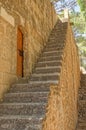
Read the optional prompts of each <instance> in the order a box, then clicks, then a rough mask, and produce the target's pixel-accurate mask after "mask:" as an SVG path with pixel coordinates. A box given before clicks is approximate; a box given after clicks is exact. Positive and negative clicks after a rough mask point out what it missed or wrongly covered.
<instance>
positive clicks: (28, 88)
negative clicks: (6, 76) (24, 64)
mask: <svg viewBox="0 0 86 130" xmlns="http://www.w3.org/2000/svg"><path fill="white" fill-rule="evenodd" d="M49 85H50V84H49V83H47V84H46V82H45V83H43V82H42V83H39V82H38V83H35V84H34V82H33V83H26V84H20V83H19V84H13V85H12V87H11V88H10V90H9V92H12V93H13V92H14V93H15V92H49V91H50V86H49Z"/></svg>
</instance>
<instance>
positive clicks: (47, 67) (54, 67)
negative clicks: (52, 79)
mask: <svg viewBox="0 0 86 130" xmlns="http://www.w3.org/2000/svg"><path fill="white" fill-rule="evenodd" d="M57 68H60V69H61V66H46V67H36V68H35V70H42V69H57Z"/></svg>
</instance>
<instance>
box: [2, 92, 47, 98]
mask: <svg viewBox="0 0 86 130" xmlns="http://www.w3.org/2000/svg"><path fill="white" fill-rule="evenodd" d="M29 94H33V95H34V94H49V92H48V91H46V92H45V91H41V92H39V91H36V92H34V91H33V92H14V93H12V92H10V93H6V94H5V95H4V96H5V97H8V96H15V95H29Z"/></svg>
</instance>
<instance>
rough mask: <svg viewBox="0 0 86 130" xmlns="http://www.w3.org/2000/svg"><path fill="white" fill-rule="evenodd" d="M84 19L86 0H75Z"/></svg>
mask: <svg viewBox="0 0 86 130" xmlns="http://www.w3.org/2000/svg"><path fill="white" fill-rule="evenodd" d="M77 1H78V4H79V6H80V8H81V12H82V13H83V16H84V18H85V21H86V0H77Z"/></svg>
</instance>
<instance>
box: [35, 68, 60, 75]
mask: <svg viewBox="0 0 86 130" xmlns="http://www.w3.org/2000/svg"><path fill="white" fill-rule="evenodd" d="M60 71H61V67H60V66H53V67H51V66H50V67H36V69H35V71H34V73H36V74H51V73H52V75H53V74H54V73H57V74H59V73H60Z"/></svg>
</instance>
